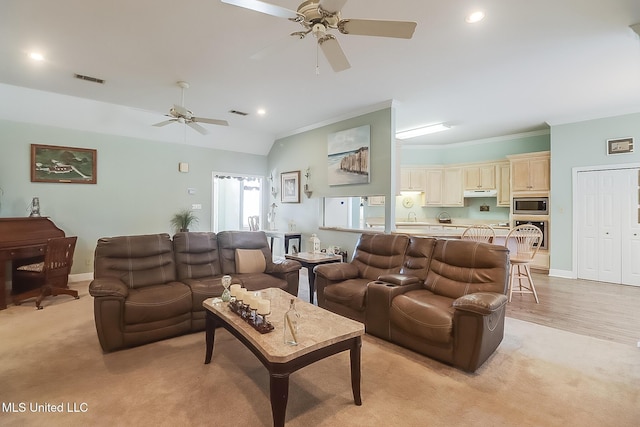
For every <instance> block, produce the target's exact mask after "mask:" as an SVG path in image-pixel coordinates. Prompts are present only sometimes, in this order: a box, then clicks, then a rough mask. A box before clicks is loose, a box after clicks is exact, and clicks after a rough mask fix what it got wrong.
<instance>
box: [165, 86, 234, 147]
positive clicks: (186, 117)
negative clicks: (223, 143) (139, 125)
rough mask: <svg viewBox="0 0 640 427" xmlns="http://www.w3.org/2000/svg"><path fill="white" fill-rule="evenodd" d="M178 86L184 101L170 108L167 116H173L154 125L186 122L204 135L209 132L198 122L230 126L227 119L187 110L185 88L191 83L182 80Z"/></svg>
mask: <svg viewBox="0 0 640 427" xmlns="http://www.w3.org/2000/svg"><path fill="white" fill-rule="evenodd" d="M178 86H180V87H181V88H182V101H181V104H180V105H176V104H173V107H171V109H170V110H169V114H166V116H167V117H171V119H169V120H165V121H164V122H160V123H156V124H155V125H153V126H156V127H160V126H166V125H168V124H171V123H184V124H186V125H187V126H189V127H191V128H193V129H195V130H196V131H198V132H200V133H201V134H202V135H206V134H207V133H208V132H207V130H206V129H205V128H203V127H202V126H200V125H199V124H198V123H209V124H212V125H220V126H229V123H227V121H226V120H217V119H205V118H203V117H195V116H194V115H193V112H191V111H190V110H187V109H186V108H185V106H184V90H185V89H189V83H187V82H183V81H180V82H178Z"/></svg>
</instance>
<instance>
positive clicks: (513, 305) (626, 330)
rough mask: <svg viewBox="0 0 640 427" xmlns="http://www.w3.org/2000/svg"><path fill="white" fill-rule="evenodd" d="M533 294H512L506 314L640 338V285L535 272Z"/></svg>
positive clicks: (630, 340)
mask: <svg viewBox="0 0 640 427" xmlns="http://www.w3.org/2000/svg"><path fill="white" fill-rule="evenodd" d="M533 281H534V283H535V286H536V291H537V292H538V298H539V299H540V304H536V302H535V299H534V298H533V295H530V294H522V295H516V294H514V295H513V298H512V301H511V302H510V303H509V304H508V305H507V316H510V317H513V318H516V319H520V320H526V321H528V322H532V323H537V324H540V325H544V326H549V327H552V328H556V329H562V330H565V331H569V332H574V333H577V334H580V335H587V336H591V337H595V338H600V339H604V340H609V341H613V342H618V343H621V344H628V345H632V346H634V347H635V346H636V345H637V344H638V342H639V341H640V287H639V286H625V285H616V284H612V283H605V282H594V281H591V280H572V279H562V278H557V277H549V276H547V275H544V274H537V273H533Z"/></svg>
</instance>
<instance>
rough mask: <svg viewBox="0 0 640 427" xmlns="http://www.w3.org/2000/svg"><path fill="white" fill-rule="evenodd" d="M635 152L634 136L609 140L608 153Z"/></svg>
mask: <svg viewBox="0 0 640 427" xmlns="http://www.w3.org/2000/svg"><path fill="white" fill-rule="evenodd" d="M622 153H633V138H618V139H608V140H607V154H609V155H610V154H622Z"/></svg>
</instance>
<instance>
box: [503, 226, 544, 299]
mask: <svg viewBox="0 0 640 427" xmlns="http://www.w3.org/2000/svg"><path fill="white" fill-rule="evenodd" d="M541 244H542V231H541V230H540V229H539V228H538V227H536V226H535V225H531V224H522V225H518V226H517V227H515V228H513V229H512V230H511V231H510V232H509V234H508V235H507V239H506V240H505V243H504V245H505V246H506V247H508V248H509V249H510V251H511V252H510V256H509V258H510V261H511V266H510V267H509V301H511V296H512V294H513V293H514V292H515V293H520V294H523V293H527V294H533V296H534V298H535V299H536V304H537V303H538V302H539V301H538V294H537V293H536V287H535V286H534V284H533V278H532V277H531V270H530V268H529V264H530V263H531V261H533V257H535V255H536V253H537V252H538V249H540V245H541ZM514 248H515V252H514V250H513V249H514ZM516 279H517V280H518V289H517V290H514V289H513V288H514V285H515V283H514V282H515V281H516ZM523 280H524V281H525V284H523ZM526 282H528V286H527V284H526Z"/></svg>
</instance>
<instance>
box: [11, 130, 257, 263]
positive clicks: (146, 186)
mask: <svg viewBox="0 0 640 427" xmlns="http://www.w3.org/2000/svg"><path fill="white" fill-rule="evenodd" d="M0 139H1V142H0V188H2V189H3V192H4V194H3V195H2V196H0V216H1V217H24V216H28V211H27V207H28V206H29V204H30V202H31V198H32V197H34V196H38V197H39V198H40V206H41V213H42V215H43V216H49V217H51V219H52V220H53V221H54V222H55V224H56V225H57V226H58V227H60V228H61V229H63V230H64V231H65V233H66V234H67V235H77V236H78V245H77V249H76V254H75V257H74V266H73V273H74V274H75V273H85V272H92V271H93V251H94V249H95V245H96V241H97V239H98V238H100V237H105V236H116V235H130V234H146V233H161V232H166V233H169V234H173V230H172V229H171V227H170V225H169V219H170V217H171V216H172V215H173V214H174V213H175V212H176V211H178V210H179V209H182V208H185V207H186V208H189V207H191V205H192V204H194V203H198V204H201V205H202V210H200V211H196V212H197V214H198V217H199V220H200V221H199V225H198V227H197V229H198V230H210V229H211V225H210V221H211V183H212V172H213V171H224V172H237V173H251V174H265V173H266V170H267V158H266V156H257V155H249V154H240V153H234V152H228V151H220V150H213V149H207V148H200V147H194V146H188V145H181V144H171V143H164V142H158V141H149V140H142V139H135V138H127V137H121V136H114V135H104V134H97V133H91V132H83V131H75V130H69V129H61V128H56V127H50V126H40V125H34V124H26V123H16V122H10V121H2V120H0ZM30 144H45V145H59V146H70V147H82V148H93V149H96V150H98V170H97V175H98V183H97V184H96V185H88V184H58V183H33V182H31V180H30V169H29V164H30V152H31V151H30ZM178 162H187V163H189V172H188V173H180V172H178ZM188 188H194V189H195V190H196V194H195V195H193V196H191V195H189V194H188V193H187V189H188Z"/></svg>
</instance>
